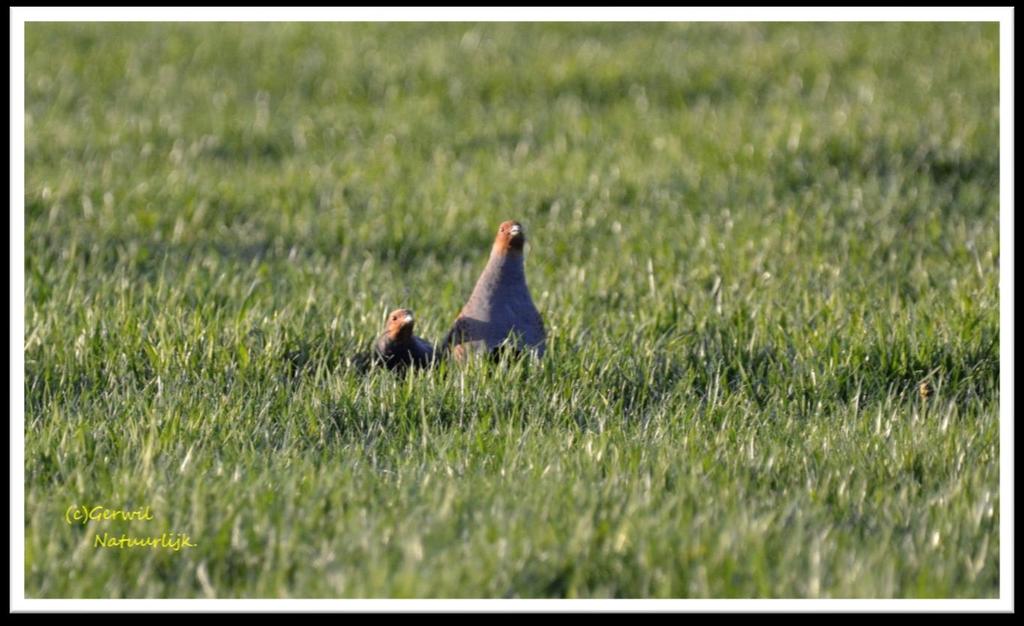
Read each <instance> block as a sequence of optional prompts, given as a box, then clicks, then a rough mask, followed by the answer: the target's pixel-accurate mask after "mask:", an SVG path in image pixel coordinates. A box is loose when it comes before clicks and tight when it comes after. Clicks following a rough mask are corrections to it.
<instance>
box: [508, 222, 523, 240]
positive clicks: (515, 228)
mask: <svg viewBox="0 0 1024 626" xmlns="http://www.w3.org/2000/svg"><path fill="white" fill-rule="evenodd" d="M508 232H509V234H510V235H512V236H513V237H518V236H519V233H521V232H523V227H522V226H520V225H519V224H514V225H513V226H512V228H510V229H509V231H508Z"/></svg>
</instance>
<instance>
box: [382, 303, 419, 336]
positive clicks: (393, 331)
mask: <svg viewBox="0 0 1024 626" xmlns="http://www.w3.org/2000/svg"><path fill="white" fill-rule="evenodd" d="M414 324H415V320H414V319H413V316H412V311H410V310H409V309H395V310H394V311H392V312H391V313H389V314H388V325H387V335H388V337H390V338H391V339H408V338H409V337H412V328H413V325H414Z"/></svg>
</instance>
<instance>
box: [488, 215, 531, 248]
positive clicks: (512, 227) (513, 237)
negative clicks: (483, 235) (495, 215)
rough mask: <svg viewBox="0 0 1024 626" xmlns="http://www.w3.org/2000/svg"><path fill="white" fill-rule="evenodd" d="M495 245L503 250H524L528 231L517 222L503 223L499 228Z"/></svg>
mask: <svg viewBox="0 0 1024 626" xmlns="http://www.w3.org/2000/svg"><path fill="white" fill-rule="evenodd" d="M494 243H495V245H497V246H499V247H500V248H502V249H506V250H522V249H523V246H524V245H525V244H526V230H525V229H524V228H523V225H522V224H520V223H519V222H517V221H515V220H509V221H507V222H502V223H501V226H499V227H498V237H497V238H496V239H495V240H494Z"/></svg>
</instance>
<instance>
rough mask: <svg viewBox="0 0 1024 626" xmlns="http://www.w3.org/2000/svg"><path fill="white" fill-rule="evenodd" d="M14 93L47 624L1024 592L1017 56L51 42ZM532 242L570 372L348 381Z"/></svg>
mask: <svg viewBox="0 0 1024 626" xmlns="http://www.w3.org/2000/svg"><path fill="white" fill-rule="evenodd" d="M25 87H26V111H25V113H26V121H25V130H26V142H27V145H26V175H25V183H26V190H25V247H26V258H25V275H26V284H25V314H26V331H25V401H26V414H25V439H26V441H25V577H26V590H25V591H26V595H27V596H28V597H44V598H57V597H118V598H120V597H208V596H215V597H221V598H229V597H245V598H255V597H274V598H276V597H292V598H313V597H316V598H320V597H629V598H641V597H686V598H690V597H693V598H700V597H728V598H733V597H758V598H768V597H833V598H837V597H885V598H888V597H897V598H904V597H916V598H930V597H995V596H997V595H998V583H999V577H998V572H999V533H998V529H999V513H998V512H999V469H998V467H999V466H998V459H999V445H998V442H999V440H998V413H999V391H998V389H999V387H998V384H999V362H998V343H999V342H998V339H999V317H998V315H999V313H998V308H999V307H998V304H999V301H998V289H997V285H998V278H999V272H998V259H999V238H998V234H999V228H998V227H999V225H998V166H999V160H998V126H999V110H998V107H997V103H998V93H999V84H998V27H997V26H996V25H994V24H991V25H977V24H975V25H970V24H941V25H930V24H913V25H911V24H907V25H896V24H847V25H823V24H803V25H784V24H776V25H744V24H733V25H714V24H693V25H671V24H665V25H657V24H650V25H641V24H632V25H631V24H618V25H597V24H593V25H555V24H548V25H514V24H485V25H473V24H453V25H441V24H432V25H410V24H405V25H358V24H349V25H344V24H315V25H311V24H306V25H303V24H288V25H283V24H282V25H258V24H250V25H230V24H221V25H202V24H178V25H175V24H163V25H147V24H121V25H112V24H87V25H69V24H38V23H37V24H29V25H28V26H27V27H26V82H25ZM512 218H515V219H519V220H521V221H522V222H523V223H524V224H525V225H526V228H527V230H528V233H529V236H530V242H531V243H530V246H529V248H528V250H527V275H528V279H529V282H530V285H531V289H532V291H533V294H534V298H535V300H536V302H537V305H538V308H539V309H540V310H541V312H542V314H543V315H544V317H545V321H546V323H547V326H548V330H549V335H550V340H549V341H550V342H549V348H548V354H547V356H546V358H545V359H544V360H543V361H542V362H541V363H539V364H529V363H525V362H519V363H515V362H513V363H504V364H489V363H479V364H474V365H472V366H470V367H468V368H465V369H458V368H445V369H442V370H440V371H435V372H426V373H424V372H418V373H416V374H415V375H412V376H409V377H406V378H396V377H394V376H391V375H389V374H388V373H387V372H377V373H374V374H372V375H370V376H368V377H360V376H358V375H356V374H355V373H354V372H353V371H352V369H351V368H350V367H349V365H348V364H347V361H346V357H348V356H350V355H352V354H353V353H354V352H356V351H358V350H360V349H362V348H364V347H365V346H366V345H367V343H368V342H369V341H370V340H371V339H372V338H373V337H374V336H375V335H376V334H377V333H378V332H379V331H380V329H381V328H382V327H383V318H384V315H385V314H386V312H387V311H388V310H390V309H393V308H396V307H398V306H407V307H410V308H412V309H413V310H415V311H416V313H417V318H418V320H419V321H418V325H417V331H418V333H419V334H422V335H425V336H426V337H428V338H430V339H437V338H439V337H440V336H441V335H442V334H443V333H444V332H445V330H447V324H449V323H450V322H451V320H452V319H453V318H454V315H455V313H456V312H457V311H458V308H459V306H460V305H461V304H462V302H463V301H464V299H465V298H466V296H468V294H469V291H470V290H471V288H472V286H473V282H474V280H475V279H476V276H477V274H478V273H479V272H480V270H481V269H482V268H483V265H484V263H485V260H486V255H487V253H488V250H489V245H490V242H491V240H492V238H493V235H494V232H495V230H496V228H497V225H498V223H499V222H500V221H502V220H504V219H512ZM923 380H927V381H928V382H929V384H930V385H931V387H932V389H933V390H934V392H933V394H932V395H931V396H930V397H928V398H926V399H923V398H922V397H921V396H920V395H919V393H918V386H919V383H920V382H921V381H923ZM74 504H79V505H82V504H96V505H105V506H108V507H114V508H121V507H142V506H147V505H148V506H150V507H151V508H152V511H153V513H154V516H155V517H156V519H155V520H154V521H150V522H144V523H143V522H132V523H129V522H117V521H109V522H97V523H94V524H92V525H90V526H84V527H83V526H81V525H75V526H69V525H68V524H66V523H65V521H64V514H65V510H66V509H67V508H68V507H69V506H71V505H74ZM164 531H176V532H186V533H188V534H189V535H190V536H191V537H192V540H193V541H194V542H196V543H197V547H196V548H193V549H188V550H182V551H180V552H171V551H152V550H148V551H147V550H134V551H133V550H103V549H98V548H94V547H93V542H94V538H95V535H96V534H97V532H99V533H102V532H111V533H115V534H120V533H122V532H124V533H128V534H134V535H146V534H149V533H157V534H159V533H160V532H164Z"/></svg>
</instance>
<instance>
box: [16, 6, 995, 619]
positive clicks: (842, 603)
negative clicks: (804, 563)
mask: <svg viewBox="0 0 1024 626" xmlns="http://www.w3.org/2000/svg"><path fill="white" fill-rule="evenodd" d="M1013 17H1014V12H1013V8H1012V7H1004V8H993V7H958V8H957V7H954V8H949V7H942V8H939V7H918V8H907V7H897V8H879V7H871V8H863V9H861V8H846V7H842V8H817V7H812V8H804V7H787V8H764V7H731V8H704V7H699V8H625V7H603V8H591V9H583V8H566V7H551V8H536V7H531V8H508V7H498V8H478V7H466V8H462V7H457V8H452V7H446V8H423V7H396V8H366V7H355V8H344V9H340V8H308V7H287V8H256V9H253V8H249V9H245V8H233V7H232V8H225V7H218V8H208V9H201V8H194V7H191V8H166V7H159V8H137V7H124V8H120V7H118V8H114V7H103V8H82V7H62V8H38V7H37V8H20V7H16V8H11V9H10V24H11V39H10V40H11V74H10V80H11V161H10V163H11V213H10V227H11V228H10V234H11V248H10V250H11V252H10V254H11V256H10V261H11V265H10V267H11V270H10V271H11V276H10V278H11V293H10V303H11V309H10V323H11V336H10V337H11V341H10V345H11V361H10V362H11V372H12V376H11V405H10V406H11V421H10V428H11V437H10V441H11V473H10V480H11V483H10V494H11V496H10V497H11V501H10V525H11V526H10V527H11V539H10V546H11V577H10V580H11V603H10V608H11V611H12V612H35V611H38V612H43V611H46V612H50V611H124V612H128V611H134V612H138V611H217V612H220V611H223V612H229V611H230V612H236V611H261V612H283V611H398V612H413V611H415V612H422V611H426V612H432V611H438V612H439V611H446V612H447V611H552V612H569V611H572V612H577V611H730V612H761V611H799V612H820V611H833V612H856V611H886V612H922V611H928V612H975V611H985V612H1007V611H1013V608H1014V601H1013V600H1014V598H1013V589H1014V587H1013V576H1014V563H1013V539H1014V533H1013V529H1014V517H1013V510H1014V509H1013V502H1014V473H1013V469H1014V458H1013V457H1014V445H1013V444H1014V440H1013V408H1014V393H1013V391H1014V389H1013V374H1014V368H1013V365H1014V361H1013V337H1014V326H1013V314H1014V299H1013V298H1014V280H1013V278H1014V276H1013V261H1014V250H1013V240H1014V237H1013V223H1014V220H1013V213H1014V211H1013V207H1014V204H1013V197H1014V196H1013V187H1014V185H1013V182H1014V181H1013V173H1014V169H1013V163H1014V161H1013V153H1014V150H1013V128H1014V119H1013V113H1014V110H1013V104H1014V98H1013V93H1014V90H1013V87H1014V83H1013V61H1014V57H1013V50H1014V39H1013ZM115 20H116V21H122V22H126V21H127V22H132V21H171V20H173V21H186V22H189V21H195V22H201V21H245V22H276V21H339V22H360V21H383V22H431V21H434V22H438V21H446V22H479V21H482V22H502V21H568V22H577V21H579V22H594V21H601V22H616V21H621V22H633V21H687V22H704V21H716V22H730V21H743V22H779V21H787V22H813V21H828V22H839V21H864V22H888V21H906V22H952V21H962V22H981V21H991V22H999V24H1000V26H999V61H1000V67H999V80H1000V91H999V112H1000V121H999V221H1000V224H999V226H1000V237H999V248H1000V256H999V264H1000V267H999V297H1000V331H999V348H1000V366H999V367H1000V369H999V372H1000V395H1001V402H1000V440H999V451H1000V466H999V467H1000V469H999V476H1000V492H1001V493H1000V512H999V520H1000V529H999V546H1000V554H999V598H998V599H992V600H686V599H680V600H40V599H26V598H25V589H24V583H25V565H24V564H25V548H24V539H25V530H24V504H25V492H24V479H25V462H24V461H25V458H24V450H25V398H24V395H23V394H24V389H25V380H24V378H25V354H24V349H23V348H24V337H25V319H24V315H25V306H24V304H25V276H24V269H25V264H24V260H25V224H24V216H25V213H24V201H25V38H24V33H25V23H26V22H34V21H60V22H99V21H115ZM17 207H20V208H21V210H20V211H19V210H17Z"/></svg>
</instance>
